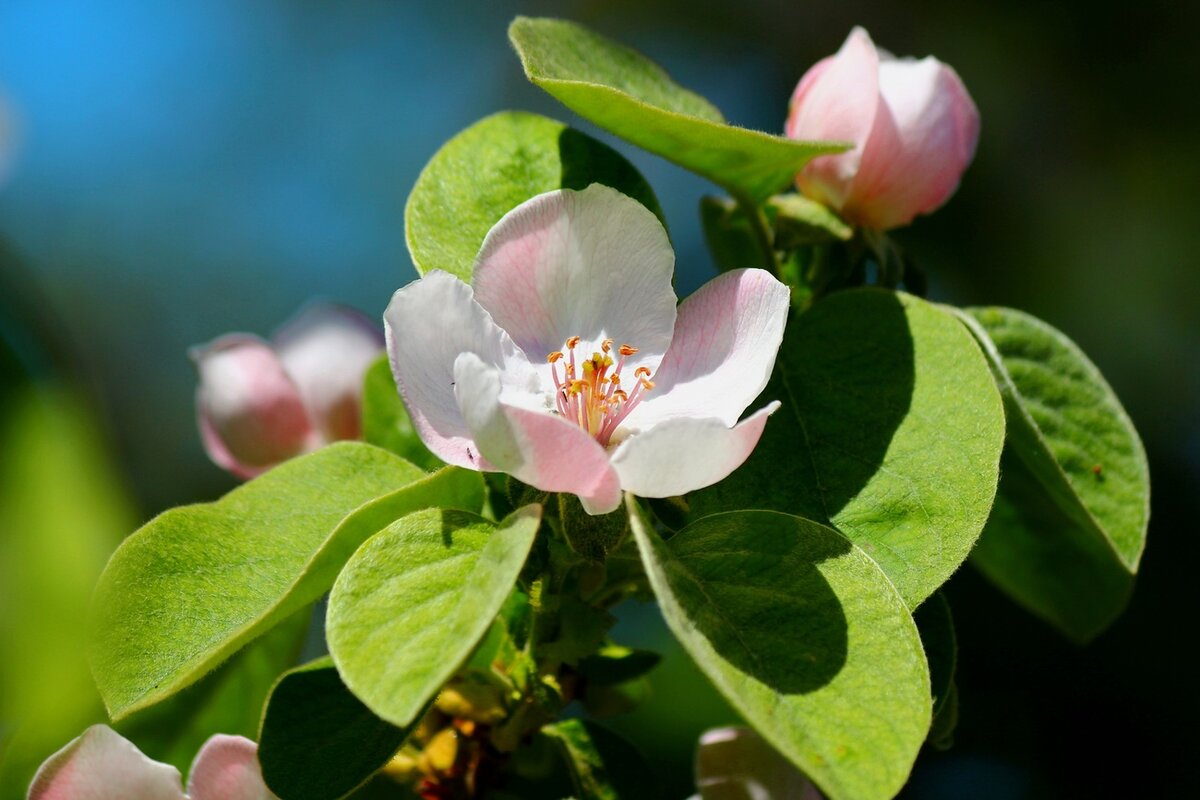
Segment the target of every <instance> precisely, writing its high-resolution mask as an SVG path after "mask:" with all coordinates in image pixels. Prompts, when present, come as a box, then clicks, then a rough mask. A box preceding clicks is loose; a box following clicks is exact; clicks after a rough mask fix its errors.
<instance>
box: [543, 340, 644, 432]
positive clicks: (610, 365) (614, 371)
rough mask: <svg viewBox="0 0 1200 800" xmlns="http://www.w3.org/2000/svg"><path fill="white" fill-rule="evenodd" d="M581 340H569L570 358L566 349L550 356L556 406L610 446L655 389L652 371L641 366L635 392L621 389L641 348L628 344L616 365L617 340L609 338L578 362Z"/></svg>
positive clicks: (636, 378) (623, 347)
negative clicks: (627, 368) (624, 375)
mask: <svg viewBox="0 0 1200 800" xmlns="http://www.w3.org/2000/svg"><path fill="white" fill-rule="evenodd" d="M579 339H580V337H578V336H572V337H571V338H570V339H567V341H566V342H565V345H564V349H565V350H566V355H564V354H563V351H562V350H555V351H554V352H553V353H550V354H549V355H547V356H546V361H548V362H549V363H550V375H551V376H552V377H553V379H554V399H555V403H556V405H557V407H558V413H559V414H561V415H562V416H563V417H566V418H567V419H569V420H571V421H573V422H575V424H577V425H578V426H579V427H581V428H583V429H584V430H585V431H587V432H588V433H590V434H591V435H592V436H594V437H595V438H596V441H598V442H599V443H600V444H601V445H603V446H605V447H607V446H608V442H609V439H611V438H612V435H613V432H614V431H616V429H617V426H618V425H620V424H621V420H623V419H625V417H627V416H629V412H630V411H632V410H633V409H634V406H636V405H637V404H638V402H640V400H641V398H642V396H643V395H644V393H645V392H648V391H650V390H651V389H653V388H654V381H652V380H650V370H649V368H647V367H638V368H637V369H636V370H634V372H633V377H634V386H633V389H632V390H630V391H629V392H626V391H625V390H624V389H623V388H621V370H622V369H624V367H625V360H626V359H627V358H628V357H629V356H631V355H633V354H634V353H636V352H638V349H637V348H636V347H634V346H632V345H628V344H623V345H621V346H619V347H618V348H617V356H618V359H617V360H616V361H615V362H614V361H613V357H612V355H611V352H612V346H613V340H612V339H605V340H604V341H603V342H601V344H600V350H599V351H597V352H594V353H592V355H591V358H587V359H585V360H583V361H581V362H577V361H576V358H575V348H576V347H577V346H578V345H579ZM560 364H561V371H560Z"/></svg>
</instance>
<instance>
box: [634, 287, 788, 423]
mask: <svg viewBox="0 0 1200 800" xmlns="http://www.w3.org/2000/svg"><path fill="white" fill-rule="evenodd" d="M788 302H789V298H788V289H787V287H786V286H784V285H783V284H782V283H780V282H779V281H778V280H776V279H775V278H774V277H773V276H772V275H771V274H770V273H768V272H766V271H765V270H761V269H743V270H734V271H732V272H726V273H725V274H723V275H720V276H718V277H716V278H714V279H713V280H711V281H709V282H708V283H706V284H705V285H704V286H702V287H700V289H698V290H697V291H696V292H695V293H694V294H692V295H691V296H690V297H688V298H687V299H686V300H684V301H683V303H682V304H681V305H680V306H679V318H678V320H677V321H676V323H675V338H674V339H672V340H671V347H670V348H669V349H668V350H667V355H666V357H665V358H664V359H663V362H662V366H661V367H660V368H659V370H658V372H657V373H656V374H655V375H654V383H655V386H654V389H653V390H651V391H650V392H647V393H646V394H644V395H643V397H644V398H645V399H643V400H642V402H641V403H640V404H639V405H638V406H637V407H636V408H635V409H634V410H633V411H632V412H631V413H630V415H629V417H628V418H627V419H626V421H625V424H626V425H627V426H628V427H629V428H631V429H640V428H647V427H649V426H651V425H654V424H656V423H658V422H661V421H662V420H665V419H669V418H671V417H714V418H716V419H719V420H721V421H722V422H723V423H724V424H725V426H726V427H729V426H731V425H733V424H734V423H735V422H737V421H738V418H739V417H741V415H742V412H744V411H745V410H746V408H747V407H748V406H749V405H750V403H752V402H753V401H754V398H756V397H758V395H759V394H760V393H761V392H762V390H763V387H765V386H766V385H767V380H768V379H769V378H770V377H771V370H772V369H774V367H775V355H776V353H777V352H778V351H779V344H780V342H782V341H783V329H784V326H785V325H786V323H787V314H788Z"/></svg>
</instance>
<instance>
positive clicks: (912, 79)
mask: <svg viewBox="0 0 1200 800" xmlns="http://www.w3.org/2000/svg"><path fill="white" fill-rule="evenodd" d="M785 130H786V132H787V135H788V136H789V137H791V138H793V139H831V140H842V141H849V142H853V143H854V148H853V149H851V150H848V151H846V152H844V153H839V154H837V155H830V156H820V157H818V158H814V159H813V160H812V161H811V162H810V163H809V164H808V166H806V167H805V168H804V169H803V170H802V171H801V172H800V174H799V175H797V176H796V185H797V186H798V187H799V189H800V191H802V192H803V193H804V194H806V195H808V196H809V197H811V198H813V199H814V200H817V201H819V202H822V203H824V204H826V205H828V206H830V207H832V208H834V209H835V210H837V211H838V212H840V213H841V214H842V216H843V217H845V218H846V219H847V220H848V221H849V222H852V223H854V224H856V225H865V226H867V227H869V228H876V229H878V230H887V229H888V228H895V227H898V226H900V225H907V224H908V223H910V222H912V220H913V217H915V216H916V215H918V214H928V213H929V212H931V211H933V210H934V209H936V208H937V207H938V206H940V205H942V203H944V202H946V200H948V199H949V198H950V195H952V194H954V190H955V189H956V188H957V187H958V181H959V178H960V177H962V173H963V171H964V170H965V169H966V168H967V165H968V164H969V163H971V158H972V157H973V156H974V155H975V144H976V142H977V141H978V140H979V111H978V110H977V109H976V108H975V103H974V102H973V101H972V100H971V96H970V95H969V94H967V89H966V87H965V86H963V82H962V80H961V79H960V78H959V77H958V73H956V72H955V71H954V69H953V68H951V67H950V66H948V65H946V64H943V63H942V62H940V61H938V60H937V59H936V58H933V57H932V56H929V57H926V58H923V59H921V60H920V61H917V60H916V59H912V58H894V57H892V56H891V55H889V54H887V53H881V52H880V51H878V50H876V49H875V44H874V43H873V42H872V41H871V37H870V36H869V35H868V34H867V32H866V31H865V30H863V29H862V28H855V29H854V30H853V31H851V32H850V36H849V37H847V39H846V42H845V44H843V45H842V49H841V50H839V51H838V52H837V54H836V55H833V56H830V57H828V58H826V59H823V60H821V61H819V62H817V64H816V65H814V66H813V67H812V68H811V69H809V71H808V72H806V73H805V74H804V77H803V78H801V79H800V83H799V84H798V85H797V86H796V91H795V93H794V94H793V95H792V101H791V105H790V109H789V113H788V119H787V125H786V128H785Z"/></svg>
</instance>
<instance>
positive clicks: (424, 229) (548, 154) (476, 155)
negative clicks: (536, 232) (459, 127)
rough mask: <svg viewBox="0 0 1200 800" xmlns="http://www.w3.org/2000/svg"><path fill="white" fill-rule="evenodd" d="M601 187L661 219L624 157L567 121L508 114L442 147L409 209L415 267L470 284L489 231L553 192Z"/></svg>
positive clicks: (649, 192)
mask: <svg viewBox="0 0 1200 800" xmlns="http://www.w3.org/2000/svg"><path fill="white" fill-rule="evenodd" d="M593 183H601V184H604V185H605V186H610V187H612V188H613V189H616V190H617V191H619V192H621V193H622V194H626V195H628V196H630V197H632V198H633V199H635V200H637V201H639V202H640V203H641V204H642V205H644V206H646V208H648V209H650V210H651V211H653V212H654V213H655V214H656V215H657V216H658V217H659V219H660V220H661V219H662V218H663V215H662V209H661V208H659V205H658V200H657V199H656V198H655V197H654V192H653V191H652V190H651V189H650V186H649V184H647V183H646V181H645V179H643V178H642V176H641V174H639V173H638V171H637V170H636V169H635V168H634V166H633V165H632V164H630V163H629V162H628V161H627V160H625V157H624V156H622V155H621V154H619V153H618V152H617V151H615V150H613V149H612V148H611V147H609V146H608V145H605V144H601V143H600V142H598V141H596V140H595V139H593V138H592V137H590V136H587V135H585V134H583V133H580V132H579V131H577V130H575V129H573V128H569V127H567V126H566V125H564V124H562V123H561V122H557V121H556V120H552V119H549V118H547V117H542V116H539V115H537V114H529V113H525V112H522V111H502V112H500V113H499V114H493V115H492V116H490V117H485V118H484V119H482V120H480V121H479V122H476V123H475V124H474V125H472V126H471V127H469V128H467V129H466V130H465V131H463V132H462V133H459V134H458V135H457V136H455V137H454V138H453V139H451V140H450V141H448V142H446V143H445V144H444V145H442V148H441V149H440V150H438V151H437V153H435V154H434V156H433V158H432V159H430V161H429V163H428V164H427V165H426V166H425V169H424V170H422V171H421V175H420V176H419V177H418V178H417V182H416V184H415V185H414V186H413V189H412V193H411V194H410V195H409V196H408V203H407V204H406V205H405V207H404V234H405V238H406V239H407V241H408V251H409V254H410V255H411V256H412V260H413V264H414V265H415V266H416V268H417V271H418V272H420V273H421V274H422V275H423V274H425V273H426V272H428V271H429V270H432V269H440V270H443V271H445V272H449V273H450V274H451V275H454V276H456V277H458V278H461V279H462V280H464V281H467V282H470V280H471V270H472V267H473V265H474V263H475V255H476V254H477V253H478V252H479V246H480V245H482V244H483V239H484V237H485V236H487V233H488V231H490V230H491V229H492V227H493V226H494V225H495V224H496V223H497V222H499V221H500V218H501V217H503V216H504V215H505V214H507V213H508V212H509V211H511V210H512V209H514V208H516V207H517V206H518V205H520V204H521V203H523V202H525V201H526V200H528V199H530V198H531V197H534V196H536V195H539V194H542V193H544V192H550V191H554V190H555V189H586V188H587V187H588V186H589V185H590V184H593Z"/></svg>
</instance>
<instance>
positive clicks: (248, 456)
mask: <svg viewBox="0 0 1200 800" xmlns="http://www.w3.org/2000/svg"><path fill="white" fill-rule="evenodd" d="M382 352H383V335H382V334H381V332H380V331H379V329H378V328H377V327H376V326H375V325H374V324H372V323H371V321H370V320H368V319H367V318H366V317H364V316H363V315H362V314H360V313H358V312H357V311H354V310H352V309H349V308H345V307H342V306H336V305H328V304H314V305H311V306H309V307H307V308H306V309H304V310H303V311H301V312H300V314H298V315H297V316H296V317H295V318H294V319H292V320H291V321H289V322H288V323H286V324H285V325H284V326H283V327H282V328H280V329H279V331H278V332H277V333H276V334H275V336H274V337H273V339H272V341H271V342H265V341H263V340H262V339H260V338H258V337H257V336H253V335H251V334H245V333H232V334H228V335H225V336H222V337H220V338H219V339H216V340H215V341H213V342H212V343H210V344H208V345H204V346H202V347H197V348H195V349H194V350H193V351H192V358H193V359H194V360H195V362H196V367H197V369H198V371H199V373H200V386H199V388H198V389H197V391H196V416H197V421H198V423H199V426H200V435H201V439H202V440H203V442H204V449H205V450H206V451H207V452H208V455H209V457H210V458H211V459H212V460H213V461H214V462H216V464H217V465H218V466H220V467H222V468H224V469H227V470H229V471H230V472H232V473H233V474H235V475H237V476H238V477H240V478H253V477H255V476H256V475H259V474H261V473H263V472H266V471H267V470H268V469H270V468H271V467H273V466H275V465H276V464H278V463H280V462H282V461H286V460H287V459H289V458H292V457H293V456H298V455H301V454H303V453H307V452H310V451H312V450H316V449H317V448H319V447H322V446H323V445H326V444H329V443H330V442H334V441H338V440H341V439H357V438H358V437H359V436H360V435H361V430H362V423H361V411H360V406H361V401H362V388H363V376H364V375H365V373H366V371H367V368H368V367H369V366H370V365H371V363H372V362H373V361H374V360H375V359H376V358H377V357H378V356H379V355H380V354H381V353H382Z"/></svg>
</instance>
